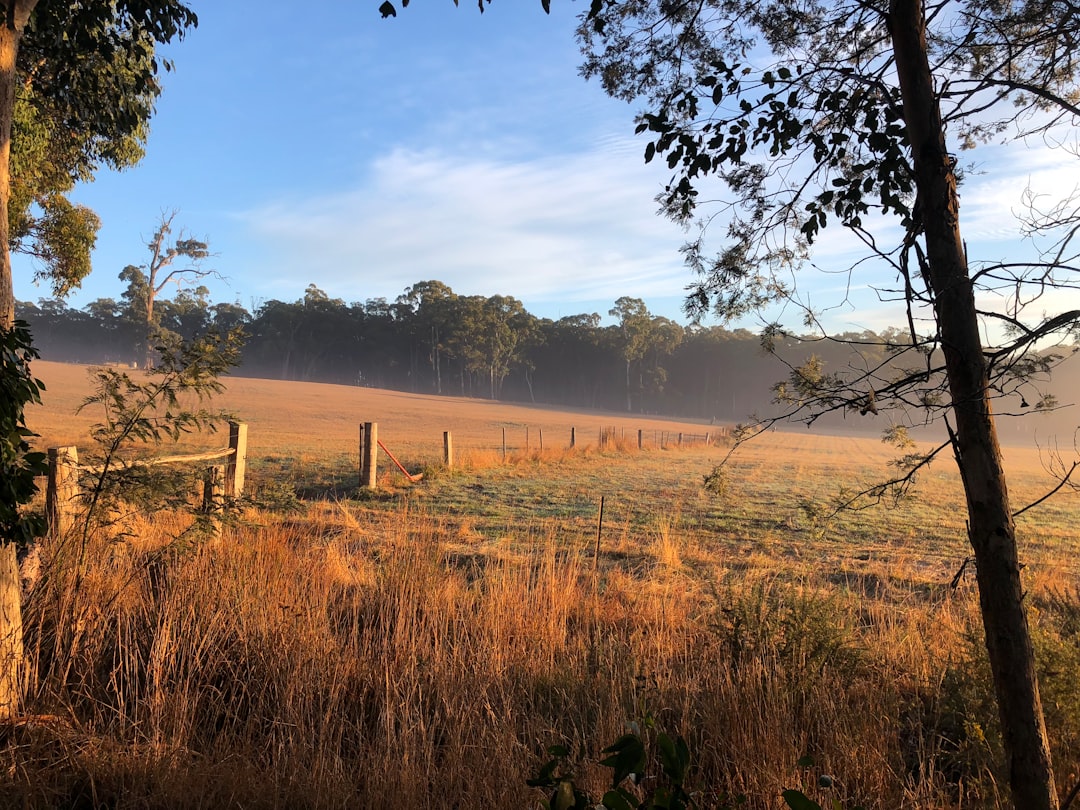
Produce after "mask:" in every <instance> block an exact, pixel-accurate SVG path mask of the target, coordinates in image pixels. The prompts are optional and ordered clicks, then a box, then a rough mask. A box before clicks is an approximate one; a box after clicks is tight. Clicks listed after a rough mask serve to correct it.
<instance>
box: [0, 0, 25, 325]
mask: <svg viewBox="0 0 1080 810" xmlns="http://www.w3.org/2000/svg"><path fill="white" fill-rule="evenodd" d="M4 22H5V24H4V25H2V26H0V326H2V327H3V328H4V329H11V327H12V326H13V325H14V323H15V283H14V279H13V278H12V274H11V251H10V250H9V248H8V242H9V239H10V232H9V220H8V213H7V210H8V202H9V200H10V199H11V119H12V116H13V114H14V109H15V56H16V54H17V53H18V51H19V36H20V31H21V29H16V28H15V27H14V25H12V24H11V15H10V14H9V15H7V19H5V21H4Z"/></svg>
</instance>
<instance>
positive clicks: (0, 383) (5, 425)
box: [0, 321, 48, 546]
mask: <svg viewBox="0 0 1080 810" xmlns="http://www.w3.org/2000/svg"><path fill="white" fill-rule="evenodd" d="M37 356H38V353H37V351H36V350H35V349H34V347H33V346H32V345H31V340H30V331H29V329H28V328H27V326H26V324H25V323H24V322H22V321H16V322H15V325H14V327H13V328H11V329H0V489H2V490H3V494H2V496H0V542H2V543H5V544H6V543H14V544H16V545H17V546H25V545H28V544H29V543H30V542H31V541H32V540H33V539H34V538H35V537H37V536H40V535H41V533H42V531H43V529H44V519H43V517H42V516H41V515H33V514H26V513H25V512H24V511H23V507H24V506H25V505H26V504H28V503H29V502H30V501H31V499H32V498H33V497H34V495H35V493H36V492H37V484H36V483H35V482H34V478H35V477H37V476H40V475H45V474H46V473H47V472H48V464H47V462H46V457H45V454H44V453H39V452H35V451H32V450H31V449H30V444H29V442H28V441H27V439H29V438H31V437H32V436H34V433H32V432H31V431H30V429H29V428H27V426H26V417H25V413H24V410H25V408H26V406H27V405H40V404H41V392H42V391H43V390H44V389H45V386H44V385H43V384H42V382H41V381H40V380H37V379H35V378H34V376H33V375H32V374H31V373H30V361H31V360H33V359H35V358H37Z"/></svg>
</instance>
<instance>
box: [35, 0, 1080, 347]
mask: <svg viewBox="0 0 1080 810" xmlns="http://www.w3.org/2000/svg"><path fill="white" fill-rule="evenodd" d="M191 5H192V7H193V8H194V9H195V10H196V12H197V13H198V14H199V17H200V24H199V27H198V28H197V29H196V30H194V31H192V32H190V33H189V35H188V37H187V38H186V39H185V40H184V41H183V42H181V43H179V44H177V45H175V46H172V47H170V48H169V49H168V55H169V57H170V58H172V59H173V60H174V61H175V63H176V70H175V72H173V73H171V74H167V75H166V76H165V78H164V83H165V91H164V94H163V96H162V98H161V99H160V101H159V104H158V112H157V115H156V117H155V119H154V121H153V123H152V130H151V135H150V139H149V143H148V145H147V155H146V158H145V159H144V160H143V162H142V163H141V164H140V165H139V166H138V167H136V168H134V169H129V170H127V171H125V172H121V173H112V172H102V173H100V174H99V176H98V178H97V180H96V181H95V182H94V183H92V184H88V185H86V186H83V187H80V188H79V189H78V190H77V191H76V194H75V197H76V198H77V199H78V200H79V201H80V202H82V203H84V204H86V205H89V206H90V207H91V208H93V209H94V210H95V211H96V212H97V213H98V214H99V216H100V217H101V219H102V229H101V232H100V235H99V239H98V246H97V249H96V250H95V253H94V272H93V274H92V275H91V277H90V279H88V280H87V281H86V282H85V284H84V288H83V290H81V291H79V292H78V293H76V294H75V295H74V296H72V298H71V299H70V302H69V303H70V304H71V305H72V306H76V307H81V306H84V305H85V304H86V303H87V302H89V301H91V300H93V299H95V298H98V297H114V298H119V296H120V294H121V292H122V290H123V285H122V284H121V282H120V281H119V280H118V279H117V274H118V273H119V272H120V270H121V269H122V268H123V267H124V266H125V265H127V264H141V263H143V262H144V261H145V260H146V257H147V251H146V248H145V242H146V240H147V238H148V237H149V236H150V234H151V233H152V232H153V230H154V227H155V224H156V222H157V221H158V220H159V219H160V216H161V213H162V212H163V211H170V210H173V209H177V210H179V214H178V216H177V218H176V223H177V224H179V225H181V226H182V227H183V228H184V229H185V230H186V231H187V232H188V233H189V234H190V235H192V236H194V237H197V238H205V239H206V240H207V241H208V242H209V243H210V246H211V249H212V250H213V252H214V253H215V254H216V256H215V258H214V260H213V263H212V266H213V267H214V268H216V269H217V270H218V271H219V272H220V273H221V274H222V275H223V276H225V278H226V281H225V282H220V281H214V282H211V283H209V285H208V286H210V287H211V292H212V298H213V299H214V300H215V301H236V302H239V303H240V304H242V305H244V306H245V307H248V308H249V309H254V308H256V307H258V305H259V304H260V303H262V302H265V301H267V300H269V299H273V298H277V299H281V300H286V301H293V300H296V299H298V298H300V297H302V295H303V292H304V288H305V287H306V286H307V285H308V284H312V283H313V284H316V285H317V286H319V287H320V288H322V289H323V290H325V291H326V292H327V293H329V294H330V295H331V296H333V297H338V298H343V299H345V300H346V301H350V302H351V301H364V300H366V299H368V298H375V297H380V296H381V297H385V298H388V299H390V300H393V299H394V298H395V297H396V296H397V295H399V294H400V293H401V292H402V291H403V290H404V288H405V287H406V286H408V285H410V284H412V283H414V282H417V281H422V280H426V279H438V280H441V281H443V282H445V283H447V284H449V285H450V286H451V287H452V288H453V289H454V290H455V291H456V292H458V293H460V294H469V295H472V294H480V295H494V294H502V295H512V296H514V297H516V298H519V299H521V300H522V301H523V302H524V303H525V306H526V308H527V309H529V311H531V312H533V313H534V314H536V315H539V316H542V317H551V318H558V317H561V316H564V315H574V314H578V313H582V312H600V313H601V314H605V313H606V312H607V310H608V309H609V308H610V307H611V306H612V304H613V302H614V301H615V299H616V298H618V297H619V296H622V295H629V296H633V297H637V298H642V299H644V300H645V301H646V303H647V304H648V305H649V307H650V309H651V310H652V311H653V312H654V313H657V314H663V315H667V316H669V317H675V318H679V313H680V305H681V302H682V298H683V290H684V287H685V286H686V284H688V283H689V282H690V280H691V279H690V276H689V274H688V271H687V270H685V268H684V267H683V265H682V262H681V258H680V256H679V253H678V248H679V246H680V245H681V244H682V243H683V242H684V241H685V239H686V237H687V234H685V233H684V232H683V231H682V229H681V228H679V227H678V226H676V225H674V224H672V223H670V222H668V221H667V220H665V219H663V218H662V217H660V216H658V215H657V214H656V203H655V202H654V199H653V198H654V196H655V195H656V193H657V192H658V191H659V190H660V189H661V188H662V186H663V183H664V181H665V180H666V179H667V176H668V172H667V170H666V167H665V166H664V165H663V164H662V162H659V161H658V162H657V163H656V165H646V164H645V163H644V162H643V158H642V153H643V150H644V147H645V140H644V139H643V138H638V137H635V136H634V134H633V118H634V113H635V111H636V108H635V107H634V106H628V105H627V104H625V103H622V102H617V101H614V100H611V99H609V98H607V97H606V96H605V95H604V94H603V92H602V90H601V89H600V87H599V86H598V85H597V84H596V83H595V82H590V83H586V82H585V81H584V80H583V79H581V77H580V76H579V75H578V73H577V66H578V64H579V62H580V58H579V54H578V51H577V48H576V46H575V43H574V39H573V29H574V25H575V15H577V14H578V13H580V12H581V11H582V10H584V9H585V8H586V5H587V4H584V3H582V2H568V0H555V2H553V3H552V13H551V14H550V15H545V14H544V13H543V12H542V10H541V9H540V3H539V2H538V0H497V2H495V3H493V4H492V5H491V6H490V7H489V8H488V10H487V11H486V12H485V13H484V14H483V15H481V14H479V13H478V12H477V10H476V6H475V4H474V3H472V2H471V1H470V0H466V2H464V3H462V5H461V7H460V8H455V7H454V5H453V3H452V2H450V0H433V2H428V3H423V4H421V3H413V4H412V6H411V7H410V8H409V9H406V10H401V11H400V13H399V16H398V17H397V18H396V19H393V20H383V19H381V18H380V16H379V14H378V12H377V7H378V2H376V0H319V2H314V3H307V4H303V5H302V11H298V9H300V8H301V6H298V5H297V4H296V3H295V2H288V3H286V2H284V1H283V0H264V2H261V3H258V4H255V3H251V2H239V0H229V2H216V3H210V2H200V0H192V3H191ZM999 157H1000V156H999ZM989 159H990V160H996V159H997V158H995V155H994V153H993V152H992V151H991V154H990V156H989ZM1061 161H1062V158H1061V156H1051V155H1048V153H1047V152H1046V151H1045V150H1040V149H1031V150H1026V151H1024V152H1022V153H1020V154H1019V156H1017V154H1016V153H1011V154H1010V155H1009V157H1008V159H1007V160H1005V159H1001V160H1000V162H999V163H997V164H994V165H995V169H994V171H993V172H988V173H987V174H986V175H983V176H974V177H973V178H972V179H971V180H969V182H968V185H967V186H966V187H965V191H964V199H963V203H962V204H963V206H964V216H965V220H964V229H965V236H966V237H967V239H968V241H969V249H970V250H971V251H972V253H973V254H974V253H975V252H976V251H979V252H980V254H981V255H983V257H985V258H1005V257H1007V256H1009V255H1011V254H1012V253H1014V252H1016V251H1018V250H1020V249H1021V248H1019V247H1018V246H1017V244H1016V242H1015V241H1014V238H1013V237H1014V234H1015V228H1014V227H1013V225H1012V224H1011V221H1010V216H1009V215H1010V212H1011V211H1012V210H1014V209H1015V208H1016V207H1017V206H1018V204H1019V201H1020V194H1021V192H1022V191H1023V189H1024V188H1025V186H1027V185H1028V184H1029V183H1030V184H1033V185H1035V186H1036V187H1037V188H1042V187H1043V186H1045V187H1046V189H1048V190H1050V191H1051V192H1053V193H1056V192H1057V191H1059V190H1060V189H1061V187H1062V185H1063V184H1064V183H1067V182H1070V181H1068V180H1067V177H1068V174H1063V172H1062V162H1061ZM1069 161H1070V162H1071V163H1074V162H1075V158H1069ZM1040 184H1042V185H1040ZM1065 190H1066V191H1067V190H1070V189H1065ZM853 247H854V246H853V245H852V244H851V243H850V241H848V240H847V238H846V237H845V236H843V235H842V234H840V233H838V232H837V233H833V232H828V233H827V234H826V237H825V239H823V240H822V242H821V244H820V245H819V247H818V250H817V253H816V262H817V264H818V265H819V266H822V267H831V266H836V267H841V266H847V264H849V263H850V257H851V255H852V254H851V251H852V249H853ZM31 276H32V269H31V268H30V266H29V265H28V263H27V262H26V261H25V260H17V263H16V289H15V294H16V297H17V298H20V299H23V300H36V299H37V298H39V297H42V296H45V295H47V294H48V290H47V289H46V288H42V287H35V286H34V285H33V284H32V283H31V282H30V278H31ZM845 283H846V282H845V280H844V279H843V278H837V277H835V276H825V277H824V278H822V279H819V280H817V281H816V282H815V283H814V284H815V286H811V287H808V288H807V289H808V290H809V291H810V292H811V294H812V295H813V296H815V298H816V299H817V300H820V301H822V302H824V301H828V300H830V299H831V298H833V297H835V294H836V290H837V289H838V288H842V287H844V286H845ZM852 300H853V305H850V306H845V307H842V308H840V309H838V310H835V311H834V312H833V313H832V316H831V318H830V325H831V326H833V327H835V328H836V329H849V328H864V327H870V328H878V327H881V326H884V325H887V324H890V323H898V322H899V318H898V316H897V315H896V314H895V312H892V311H889V310H888V309H887V308H885V307H881V306H879V305H878V304H877V302H876V299H875V298H874V296H873V295H872V294H870V293H869V291H867V290H864V289H863V288H862V287H855V288H854V289H853V291H852Z"/></svg>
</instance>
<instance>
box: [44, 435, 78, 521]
mask: <svg viewBox="0 0 1080 810" xmlns="http://www.w3.org/2000/svg"><path fill="white" fill-rule="evenodd" d="M78 494H79V450H78V448H75V447H50V448H49V483H48V487H47V488H46V490H45V515H46V521H47V525H48V531H49V534H50V535H51V536H53V537H60V536H62V535H63V534H64V533H65V532H66V531H67V530H68V529H70V528H71V524H72V520H73V518H74V516H75V504H74V501H75V498H76V497H77V496H78Z"/></svg>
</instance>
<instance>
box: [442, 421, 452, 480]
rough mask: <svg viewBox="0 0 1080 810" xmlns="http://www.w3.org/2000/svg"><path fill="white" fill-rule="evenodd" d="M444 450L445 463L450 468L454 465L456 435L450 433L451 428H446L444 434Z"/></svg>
mask: <svg viewBox="0 0 1080 810" xmlns="http://www.w3.org/2000/svg"><path fill="white" fill-rule="evenodd" d="M442 451H443V463H444V464H445V465H446V469H448V470H450V469H453V467H454V437H453V436H451V435H450V431H449V430H444V431H443V435H442Z"/></svg>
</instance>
